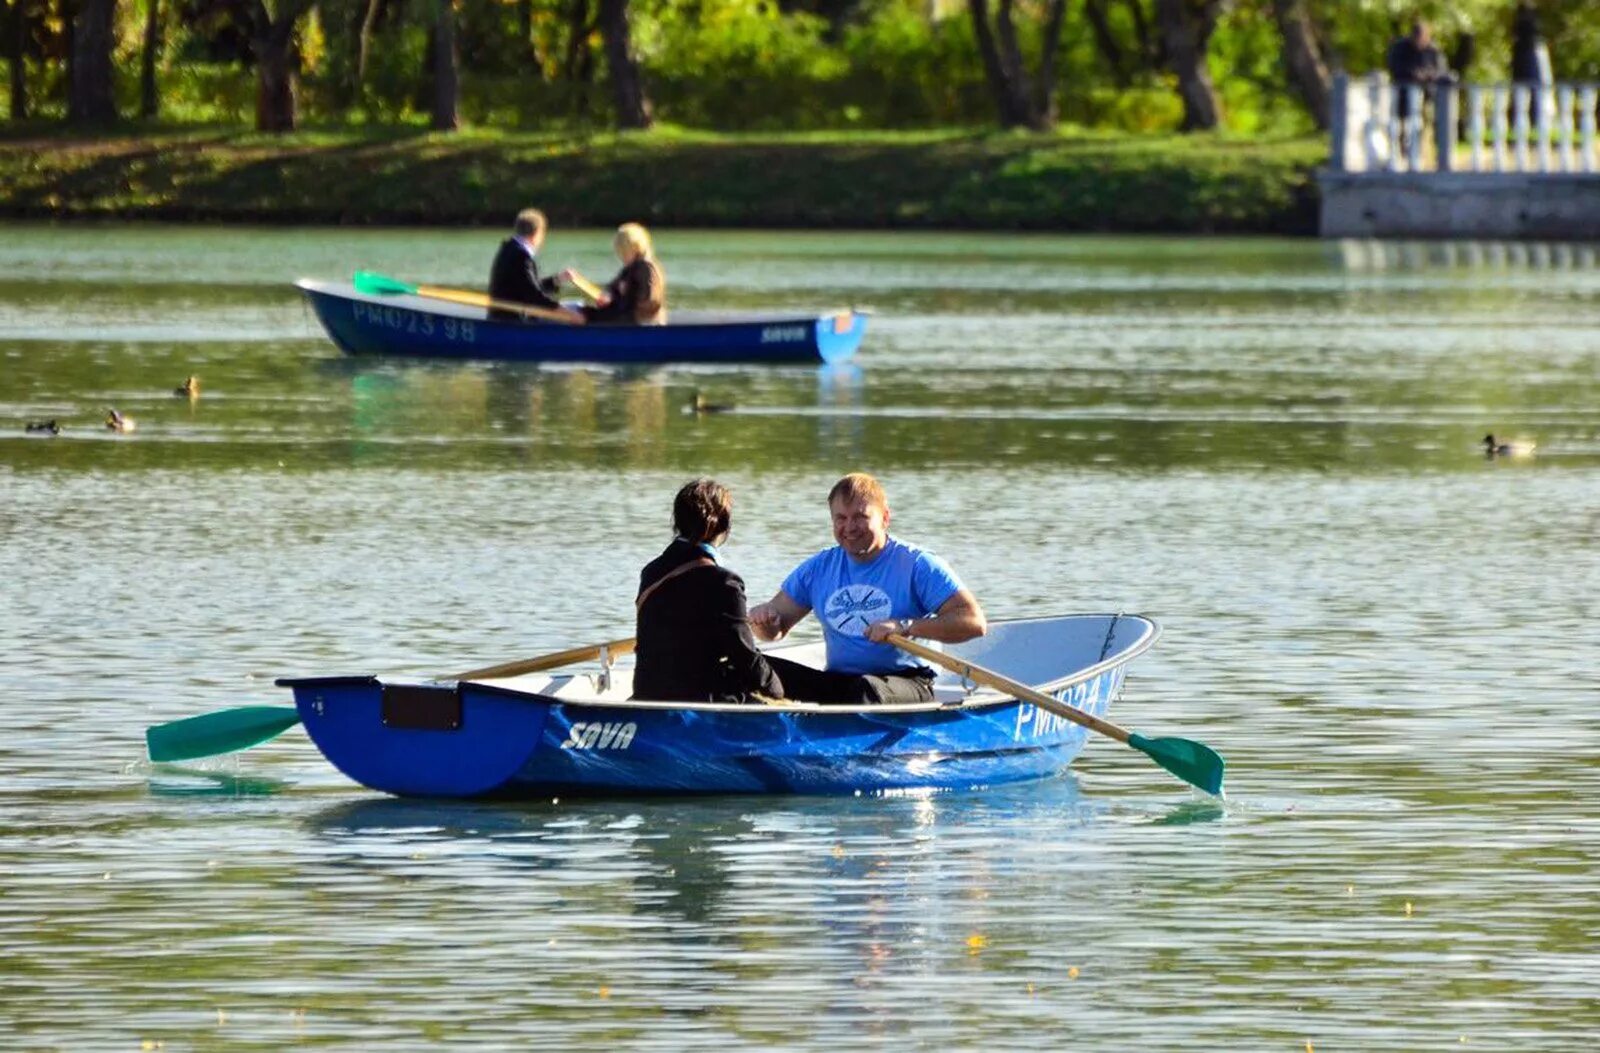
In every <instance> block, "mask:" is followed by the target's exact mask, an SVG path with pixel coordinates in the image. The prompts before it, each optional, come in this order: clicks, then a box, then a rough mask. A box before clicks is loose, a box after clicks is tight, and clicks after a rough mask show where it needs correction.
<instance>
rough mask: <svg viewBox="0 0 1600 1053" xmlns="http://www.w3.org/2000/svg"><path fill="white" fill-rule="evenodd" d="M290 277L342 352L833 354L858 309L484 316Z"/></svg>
mask: <svg viewBox="0 0 1600 1053" xmlns="http://www.w3.org/2000/svg"><path fill="white" fill-rule="evenodd" d="M295 286H296V287H297V288H298V289H299V290H300V291H301V292H303V293H304V294H305V296H306V299H308V300H309V301H311V308H312V310H314V311H316V313H317V319H318V320H319V321H321V322H322V327H323V328H324V329H326V330H327V331H328V335H329V336H330V337H332V338H333V342H334V343H335V344H338V345H339V347H340V349H341V350H344V351H346V352H348V353H350V354H352V355H409V356H414V357H428V358H462V359H469V358H492V359H506V360H511V361H519V362H598V363H603V364H610V363H615V364H619V365H620V364H638V363H661V362H841V361H843V360H844V359H846V358H849V357H850V356H851V355H853V354H855V351H856V348H857V347H859V346H861V337H862V336H863V335H864V334H865V333H866V331H867V316H866V315H865V314H864V313H862V312H860V311H854V310H843V311H837V312H833V313H830V314H822V315H816V314H805V315H802V314H771V315H766V314H735V313H731V312H712V311H673V312H672V315H671V318H672V321H671V322H670V323H669V324H667V325H592V326H591V325H561V324H559V323H549V322H521V321H512V322H502V321H490V320H489V318H488V315H487V312H485V311H484V309H483V308H481V307H467V306H463V305H459V304H454V303H447V302H445V301H442V300H435V299H431V298H424V297H421V296H414V295H410V294H398V295H392V296H378V295H369V294H366V293H361V292H357V291H356V288H355V286H354V285H353V284H351V283H350V282H324V281H313V280H311V279H309V278H302V279H300V280H299V281H297V282H295Z"/></svg>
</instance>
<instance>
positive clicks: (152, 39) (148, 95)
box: [139, 0, 161, 117]
mask: <svg viewBox="0 0 1600 1053" xmlns="http://www.w3.org/2000/svg"><path fill="white" fill-rule="evenodd" d="M145 3H146V5H147V9H146V11H145V18H144V51H143V53H142V54H141V55H140V56H139V116H140V117H154V116H155V115H156V113H157V111H159V110H160V108H161V98H160V96H159V94H158V93H157V91H156V60H157V59H158V58H159V57H160V53H161V0H145Z"/></svg>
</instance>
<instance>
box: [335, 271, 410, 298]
mask: <svg viewBox="0 0 1600 1053" xmlns="http://www.w3.org/2000/svg"><path fill="white" fill-rule="evenodd" d="M350 281H351V282H352V283H353V284H354V285H355V287H356V292H358V293H366V294H367V295H368V296H393V295H395V294H397V293H414V292H416V291H417V287H416V286H415V285H408V284H406V283H405V282H402V281H397V280H395V279H394V278H391V277H389V276H388V275H386V274H377V273H375V272H373V271H356V272H355V273H354V274H352V275H351V276H350Z"/></svg>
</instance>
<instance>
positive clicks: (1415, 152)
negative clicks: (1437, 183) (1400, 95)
mask: <svg viewBox="0 0 1600 1053" xmlns="http://www.w3.org/2000/svg"><path fill="white" fill-rule="evenodd" d="M1405 92H1406V133H1405V146H1406V171H1408V172H1420V171H1422V85H1420V84H1407V85H1406V87H1405Z"/></svg>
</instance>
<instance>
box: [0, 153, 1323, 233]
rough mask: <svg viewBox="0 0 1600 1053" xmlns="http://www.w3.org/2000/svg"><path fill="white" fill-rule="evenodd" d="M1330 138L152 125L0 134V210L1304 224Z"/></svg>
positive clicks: (1184, 228) (233, 217)
mask: <svg viewBox="0 0 1600 1053" xmlns="http://www.w3.org/2000/svg"><path fill="white" fill-rule="evenodd" d="M1325 153H1326V148H1325V145H1324V144H1323V142H1322V140H1321V139H1292V140H1279V141H1270V142H1263V141H1240V140H1227V139H1216V138H1210V137H1204V136H1176V135H1172V136H1166V135H1162V136H1137V137H1135V136H1127V135H1115V136H1106V135H1078V136H1073V135H1067V134H1062V135H1058V136H1032V135H1010V134H999V133H961V132H940V133H926V132H921V133H910V134H903V133H890V132H882V133H829V134H821V135H788V136H761V135H739V136H721V135H712V134H701V133H684V132H672V131H666V132H652V133H649V134H646V135H626V136H620V135H606V136H579V135H547V134H531V133H503V132H493V131H468V132H463V133H458V134H453V135H434V134H427V133H421V132H406V131H395V130H386V131H340V132H303V133H299V134H296V135H292V136H287V137H269V136H259V135H254V134H245V133H240V132H237V131H234V130H215V131H208V130H184V131H159V132H149V133H141V134H133V135H122V136H109V137H106V138H100V139H82V138H74V137H68V136H64V135H60V134H54V133H41V134H39V135H34V136H30V135H27V134H25V133H22V132H17V131H12V132H10V133H9V135H7V136H6V137H5V138H0V214H4V215H8V216H12V217H29V218H78V217H120V218H130V219H131V218H138V219H166V220H221V221H237V222H283V223H291V222H292V223H392V224H410V223H419V224H420V223H428V224H443V223H485V224H503V223H504V222H505V221H506V220H507V218H508V217H509V216H511V215H512V214H513V213H515V212H516V210H517V209H518V208H520V207H522V206H524V205H527V204H538V205H539V206H540V207H542V208H544V209H545V210H546V211H547V212H549V213H550V214H551V216H552V218H554V219H556V220H557V221H558V222H561V223H563V224H585V225H597V226H604V225H608V224H612V223H616V222H618V221H620V220H623V219H639V220H641V221H643V222H646V223H652V224H660V225H663V226H751V227H830V226H831V227H857V228H872V227H941V228H979V229H1032V230H1063V231H1129V232H1133V231H1166V232H1232V233H1275V234H1300V233H1312V232H1313V231H1314V229H1315V222H1316V217H1315V200H1314V194H1315V188H1314V184H1313V182H1312V179H1311V170H1312V169H1313V167H1314V166H1316V165H1317V164H1319V163H1321V161H1322V160H1323V158H1324V156H1325Z"/></svg>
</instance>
